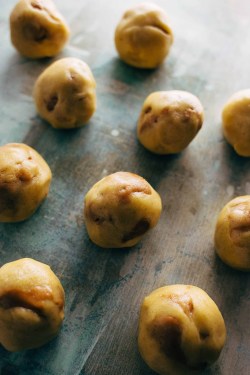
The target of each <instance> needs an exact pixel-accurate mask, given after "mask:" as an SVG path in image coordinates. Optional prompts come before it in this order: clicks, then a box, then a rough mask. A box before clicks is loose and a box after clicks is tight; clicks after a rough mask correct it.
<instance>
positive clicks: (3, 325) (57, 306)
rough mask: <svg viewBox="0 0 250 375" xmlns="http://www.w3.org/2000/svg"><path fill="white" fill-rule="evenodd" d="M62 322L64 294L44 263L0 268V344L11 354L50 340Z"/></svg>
mask: <svg viewBox="0 0 250 375" xmlns="http://www.w3.org/2000/svg"><path fill="white" fill-rule="evenodd" d="M63 318H64V290H63V287H62V285H61V283H60V281H59V279H58V278H57V276H56V275H55V274H54V272H53V271H52V270H51V269H50V267H49V266H47V265H46V264H44V263H40V262H38V261H36V260H33V259H29V258H23V259H19V260H16V261H14V262H10V263H6V264H5V265H4V266H2V267H1V268H0V344H2V345H3V346H4V347H5V348H6V349H7V350H9V351H12V352H15V351H21V350H25V349H32V348H37V347H39V346H41V345H44V344H45V343H47V342H48V341H50V340H52V339H53V338H54V337H55V336H56V335H57V334H58V331H59V329H60V327H61V324H62V321H63Z"/></svg>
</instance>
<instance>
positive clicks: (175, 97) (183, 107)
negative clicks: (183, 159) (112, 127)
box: [137, 90, 204, 154]
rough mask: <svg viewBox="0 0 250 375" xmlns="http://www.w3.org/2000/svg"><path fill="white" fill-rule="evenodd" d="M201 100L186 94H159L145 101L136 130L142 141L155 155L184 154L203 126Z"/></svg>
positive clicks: (151, 95) (179, 92)
mask: <svg viewBox="0 0 250 375" xmlns="http://www.w3.org/2000/svg"><path fill="white" fill-rule="evenodd" d="M203 119H204V115H203V107H202V105H201V102H200V101H199V99H198V98H197V97H196V96H194V95H193V94H190V93H189V92H186V91H178V90H174V91H158V92H154V93H152V94H150V95H149V96H148V97H147V99H146V100H145V102H144V104H143V107H142V111H141V115H140V118H139V121H138V126H137V136H138V139H139V141H140V142H141V143H142V144H143V146H144V147H146V148H147V149H148V150H149V151H152V152H154V153H156V154H175V153H178V152H181V151H182V150H184V148H186V147H187V146H188V144H189V143H190V142H191V141H192V140H193V138H194V137H195V136H196V134H197V133H198V131H199V130H200V128H201V126H202V123H203Z"/></svg>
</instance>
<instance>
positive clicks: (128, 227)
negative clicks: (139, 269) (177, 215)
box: [84, 172, 162, 248]
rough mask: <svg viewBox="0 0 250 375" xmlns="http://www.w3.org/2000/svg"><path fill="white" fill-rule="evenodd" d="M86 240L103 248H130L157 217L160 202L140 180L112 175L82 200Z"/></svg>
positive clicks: (127, 173)
mask: <svg viewBox="0 0 250 375" xmlns="http://www.w3.org/2000/svg"><path fill="white" fill-rule="evenodd" d="M84 203H85V206H84V216H85V224H86V227H87V231H88V234H89V237H90V239H91V240H92V241H93V242H94V243H95V244H97V245H98V246H101V247H104V248H120V247H130V246H134V245H135V244H136V243H137V242H139V240H140V239H141V237H142V236H143V235H144V234H145V233H146V232H147V231H148V230H149V229H150V228H153V227H154V226H155V225H156V224H157V222H158V220H159V217H160V214H161V209H162V205H161V198H160V196H159V195H158V193H157V192H156V191H155V190H154V189H153V188H152V186H151V185H150V184H149V183H148V182H147V181H146V180H144V179H143V178H142V177H140V176H138V175H136V174H133V173H130V172H116V173H114V174H111V175H109V176H107V177H104V178H103V179H102V180H100V181H99V182H97V183H96V184H95V185H94V186H93V187H92V188H91V189H90V190H89V191H88V193H87V194H86V196H85V200H84Z"/></svg>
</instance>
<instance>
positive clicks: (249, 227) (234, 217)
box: [214, 195, 250, 271]
mask: <svg viewBox="0 0 250 375" xmlns="http://www.w3.org/2000/svg"><path fill="white" fill-rule="evenodd" d="M214 242H215V249H216V252H217V254H218V255H219V257H220V258H221V260H222V261H223V262H225V263H226V264H227V265H229V266H230V267H233V268H236V269H238V270H241V271H250V195H244V196H241V197H237V198H234V199H233V200H231V201H230V202H228V203H227V204H226V205H225V206H224V207H223V209H222V210H221V212H220V214H219V216H218V219H217V223H216V227H215V235H214Z"/></svg>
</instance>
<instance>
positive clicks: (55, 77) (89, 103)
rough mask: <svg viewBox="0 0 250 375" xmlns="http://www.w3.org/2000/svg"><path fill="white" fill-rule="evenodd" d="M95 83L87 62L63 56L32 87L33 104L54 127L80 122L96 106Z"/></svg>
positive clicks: (79, 123)
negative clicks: (34, 103)
mask: <svg viewBox="0 0 250 375" xmlns="http://www.w3.org/2000/svg"><path fill="white" fill-rule="evenodd" d="M95 87H96V83H95V80H94V77H93V75H92V72H91V70H90V68H89V67H88V65H87V64H86V63H85V62H83V61H81V60H79V59H76V58H72V57H67V58H64V59H61V60H58V61H56V62H54V63H53V64H52V65H50V66H49V67H48V68H47V69H45V70H44V72H43V73H42V74H41V75H40V76H39V77H38V79H37V81H36V83H35V87H34V98H35V102H36V108H37V111H38V113H39V114H40V116H41V117H42V118H43V119H45V120H47V121H48V122H49V123H50V124H51V125H52V126H53V127H54V128H61V129H70V128H76V127H80V126H82V125H84V124H85V123H86V122H87V121H88V120H89V119H90V117H91V116H92V115H93V113H94V112H95V109H96V93H95Z"/></svg>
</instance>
